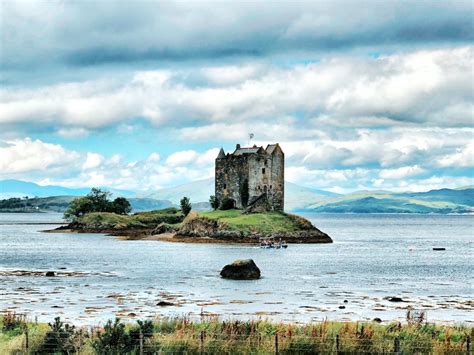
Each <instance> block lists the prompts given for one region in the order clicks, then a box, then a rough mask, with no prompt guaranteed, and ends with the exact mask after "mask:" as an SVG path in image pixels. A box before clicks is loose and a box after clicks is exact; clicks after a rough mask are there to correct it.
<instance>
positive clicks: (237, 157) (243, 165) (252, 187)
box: [215, 144, 285, 211]
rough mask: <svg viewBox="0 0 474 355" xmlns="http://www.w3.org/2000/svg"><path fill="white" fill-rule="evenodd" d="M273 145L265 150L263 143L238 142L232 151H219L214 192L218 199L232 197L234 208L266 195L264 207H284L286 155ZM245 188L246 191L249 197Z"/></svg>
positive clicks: (271, 208) (270, 208) (278, 209)
mask: <svg viewBox="0 0 474 355" xmlns="http://www.w3.org/2000/svg"><path fill="white" fill-rule="evenodd" d="M272 148H274V149H271V150H269V151H267V150H265V149H263V147H261V148H257V147H255V146H254V147H253V148H243V149H241V148H240V146H237V148H236V151H235V152H234V153H233V154H227V155H225V154H224V152H223V151H221V152H220V153H219V156H218V158H217V159H216V175H215V179H216V180H215V187H216V192H215V195H216V198H217V199H218V201H219V202H220V203H221V202H222V201H223V199H224V198H231V199H233V200H234V201H235V207H236V208H245V207H247V205H248V204H251V203H252V201H255V200H257V199H258V198H259V197H261V196H262V195H265V199H266V205H267V206H268V207H267V210H274V211H283V208H284V180H285V179H284V171H285V158H284V154H283V151H282V150H281V149H280V147H279V146H278V144H277V145H274V146H272ZM267 149H268V147H267ZM242 152H244V153H242ZM247 152H248V153H247ZM244 190H245V191H248V192H247V194H248V200H247V198H246V197H247V196H246V195H247V194H246V193H245V192H244ZM246 200H247V201H246ZM260 200H261V199H260ZM260 203H261V202H260Z"/></svg>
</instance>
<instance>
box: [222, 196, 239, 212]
mask: <svg viewBox="0 0 474 355" xmlns="http://www.w3.org/2000/svg"><path fill="white" fill-rule="evenodd" d="M234 207H235V201H234V200H233V199H231V198H228V197H224V198H223V199H222V203H221V205H220V208H219V209H221V210H223V211H226V210H231V209H233V208H234Z"/></svg>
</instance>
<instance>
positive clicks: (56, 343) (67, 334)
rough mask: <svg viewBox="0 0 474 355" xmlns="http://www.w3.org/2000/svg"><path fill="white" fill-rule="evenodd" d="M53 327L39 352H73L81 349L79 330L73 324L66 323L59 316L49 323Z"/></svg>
mask: <svg viewBox="0 0 474 355" xmlns="http://www.w3.org/2000/svg"><path fill="white" fill-rule="evenodd" d="M49 327H50V328H51V330H50V331H48V332H47V333H46V335H45V337H44V339H43V344H41V346H40V348H39V353H41V354H43V353H48V354H50V353H62V354H71V353H75V352H77V351H78V350H79V349H80V344H79V341H78V337H79V336H80V333H79V332H76V328H75V327H74V326H73V325H69V324H64V323H63V322H61V319H60V318H59V317H56V318H54V323H49Z"/></svg>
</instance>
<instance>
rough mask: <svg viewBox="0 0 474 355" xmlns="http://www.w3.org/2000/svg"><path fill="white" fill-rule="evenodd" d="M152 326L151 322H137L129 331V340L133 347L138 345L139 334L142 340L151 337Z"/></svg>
mask: <svg viewBox="0 0 474 355" xmlns="http://www.w3.org/2000/svg"><path fill="white" fill-rule="evenodd" d="M153 331H154V325H153V322H152V321H151V320H145V321H141V320H137V325H136V326H135V327H133V328H132V329H130V332H129V334H130V339H131V342H132V344H133V345H134V346H138V345H140V333H141V334H142V335H143V339H146V338H151V337H153Z"/></svg>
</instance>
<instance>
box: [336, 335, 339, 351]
mask: <svg viewBox="0 0 474 355" xmlns="http://www.w3.org/2000/svg"><path fill="white" fill-rule="evenodd" d="M336 354H339V334H337V335H336Z"/></svg>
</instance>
